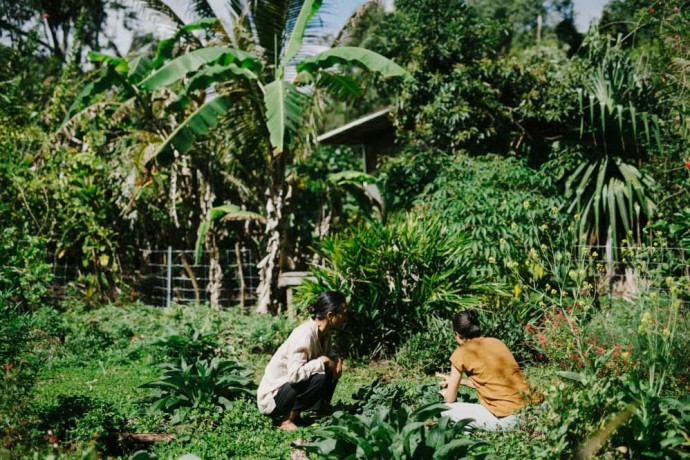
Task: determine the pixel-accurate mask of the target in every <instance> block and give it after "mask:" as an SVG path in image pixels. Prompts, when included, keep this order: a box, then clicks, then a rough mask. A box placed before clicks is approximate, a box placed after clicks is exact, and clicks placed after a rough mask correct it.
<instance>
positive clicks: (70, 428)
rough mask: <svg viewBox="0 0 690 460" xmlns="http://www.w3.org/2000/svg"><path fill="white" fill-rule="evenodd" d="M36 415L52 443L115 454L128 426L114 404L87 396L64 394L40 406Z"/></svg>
mask: <svg viewBox="0 0 690 460" xmlns="http://www.w3.org/2000/svg"><path fill="white" fill-rule="evenodd" d="M36 416H37V418H38V419H39V420H40V421H41V423H40V426H41V429H42V437H43V439H44V440H46V441H48V442H49V443H51V444H62V445H64V446H68V445H69V444H71V443H76V444H81V445H93V446H95V447H96V448H97V449H99V450H100V451H102V452H104V453H110V454H111V455H112V454H113V453H115V452H118V451H119V449H120V445H119V436H118V435H119V434H120V433H121V432H122V431H124V428H125V426H126V419H125V417H124V416H123V415H122V414H121V413H120V412H119V411H118V410H117V408H116V407H115V406H114V405H113V404H111V403H110V402H107V401H104V400H102V399H98V398H94V397H91V396H86V395H60V396H59V397H58V398H57V400H56V401H54V402H53V403H50V404H48V405H46V406H43V407H40V408H39V409H38V411H37V414H36Z"/></svg>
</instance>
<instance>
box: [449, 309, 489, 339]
mask: <svg viewBox="0 0 690 460" xmlns="http://www.w3.org/2000/svg"><path fill="white" fill-rule="evenodd" d="M453 330H454V331H455V332H457V333H458V334H460V335H461V336H462V337H463V338H465V339H473V338H475V337H479V336H480V335H481V334H482V329H481V327H480V326H479V315H477V310H474V309H471V310H464V311H461V312H459V313H456V314H455V316H454V317H453Z"/></svg>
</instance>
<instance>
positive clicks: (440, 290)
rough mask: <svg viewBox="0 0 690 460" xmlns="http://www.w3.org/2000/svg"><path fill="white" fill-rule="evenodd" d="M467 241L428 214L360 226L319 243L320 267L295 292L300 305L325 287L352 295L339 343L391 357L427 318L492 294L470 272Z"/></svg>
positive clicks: (358, 351) (357, 352) (361, 352)
mask: <svg viewBox="0 0 690 460" xmlns="http://www.w3.org/2000/svg"><path fill="white" fill-rule="evenodd" d="M468 244H469V242H468V239H467V237H466V236H465V234H463V233H462V232H459V231H458V229H457V227H455V226H451V225H448V222H447V221H445V220H444V219H443V218H442V217H440V216H439V215H437V214H434V213H431V212H419V211H418V212H412V213H409V214H406V215H401V216H397V217H395V218H391V219H389V221H388V222H387V223H386V224H385V225H383V224H381V223H379V222H370V223H368V224H362V225H359V226H358V227H356V228H355V229H353V230H350V231H348V232H346V233H344V234H341V235H337V236H333V237H331V238H328V239H326V240H324V241H323V243H322V244H321V245H319V247H318V248H317V252H318V254H319V255H320V256H321V258H322V260H323V265H322V266H318V267H315V268H314V270H313V273H314V276H315V277H316V282H311V281H307V282H305V283H304V284H303V285H302V287H301V288H300V290H299V291H298V295H299V296H301V305H302V307H304V306H305V305H306V304H307V303H308V301H309V300H310V299H311V298H312V296H314V295H316V294H317V293H318V292H321V291H322V290H339V291H343V292H345V293H346V295H349V296H350V301H349V304H350V309H349V315H348V323H349V326H348V327H347V328H344V329H343V330H342V331H339V332H338V343H341V344H342V345H343V347H344V350H346V351H347V352H349V354H350V355H352V356H354V357H364V356H370V357H380V356H389V355H391V354H392V353H393V352H395V350H396V349H397V347H398V346H399V345H400V343H401V341H402V340H403V339H404V338H405V337H408V336H410V335H411V334H414V333H416V332H419V331H420V330H422V328H423V325H424V324H425V321H426V318H428V317H429V316H430V315H434V314H436V315H439V316H446V317H449V315H450V314H451V313H452V312H455V311H456V310H458V309H459V308H461V307H464V306H468V305H476V304H477V303H478V298H477V295H478V294H481V293H488V292H492V291H493V286H492V285H489V284H487V283H483V282H482V280H481V279H480V278H478V277H475V276H473V275H472V273H471V271H472V270H471V265H470V263H469V261H468V260H467V258H466V257H465V254H466V248H467V246H468Z"/></svg>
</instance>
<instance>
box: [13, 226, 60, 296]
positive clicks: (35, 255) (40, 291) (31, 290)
mask: <svg viewBox="0 0 690 460" xmlns="http://www.w3.org/2000/svg"><path fill="white" fill-rule="evenodd" d="M45 244H46V243H45V241H43V240H42V239H41V238H38V237H36V236H31V235H30V234H28V230H26V229H24V230H22V229H17V228H15V227H7V228H4V229H3V230H2V232H0V260H1V261H2V264H1V265H0V293H5V294H4V296H5V297H6V299H7V301H9V302H11V303H14V304H21V305H23V307H24V308H27V309H33V308H36V307H38V306H39V305H40V303H41V301H42V300H43V299H44V297H45V295H46V293H47V291H48V286H49V285H50V282H51V281H52V279H53V267H52V265H50V264H49V263H48V262H47V260H48V254H47V252H46V246H45ZM1 301H2V299H0V302H1Z"/></svg>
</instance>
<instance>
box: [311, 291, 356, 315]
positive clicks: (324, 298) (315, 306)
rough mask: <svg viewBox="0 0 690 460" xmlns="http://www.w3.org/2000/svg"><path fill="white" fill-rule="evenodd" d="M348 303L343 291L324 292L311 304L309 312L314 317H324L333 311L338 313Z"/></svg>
mask: <svg viewBox="0 0 690 460" xmlns="http://www.w3.org/2000/svg"><path fill="white" fill-rule="evenodd" d="M346 304H347V300H346V299H345V296H344V295H343V294H342V293H341V292H337V291H326V292H322V293H321V294H319V296H318V297H317V298H316V300H315V301H314V302H313V303H312V304H311V305H309V314H310V315H311V317H312V319H324V318H325V317H326V316H327V315H328V314H329V313H331V312H332V313H333V314H336V313H340V312H341V311H343V309H344V308H345V305H346Z"/></svg>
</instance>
